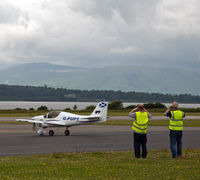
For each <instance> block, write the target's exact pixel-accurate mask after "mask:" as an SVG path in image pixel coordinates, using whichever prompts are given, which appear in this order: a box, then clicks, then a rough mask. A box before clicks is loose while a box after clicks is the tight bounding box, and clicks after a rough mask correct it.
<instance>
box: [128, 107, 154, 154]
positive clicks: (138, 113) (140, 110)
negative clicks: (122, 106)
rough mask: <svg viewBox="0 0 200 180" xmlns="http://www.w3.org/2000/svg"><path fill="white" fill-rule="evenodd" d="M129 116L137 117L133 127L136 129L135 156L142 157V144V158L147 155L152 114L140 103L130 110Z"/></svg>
mask: <svg viewBox="0 0 200 180" xmlns="http://www.w3.org/2000/svg"><path fill="white" fill-rule="evenodd" d="M129 116H130V117H132V118H135V121H134V122H133V126H132V129H133V130H134V134H133V137H134V152H135V157H136V158H140V154H141V153H140V146H142V158H146V157H147V146H146V144H147V134H146V133H147V123H148V120H149V118H151V114H150V113H149V112H148V111H147V110H146V109H145V108H144V105H143V104H139V105H138V106H137V107H136V108H134V109H132V110H131V111H130V112H129Z"/></svg>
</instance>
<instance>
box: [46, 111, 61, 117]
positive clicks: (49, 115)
mask: <svg viewBox="0 0 200 180" xmlns="http://www.w3.org/2000/svg"><path fill="white" fill-rule="evenodd" d="M59 114H60V111H51V112H49V113H47V114H46V115H45V116H46V117H47V118H56V117H57V116H58V115H59Z"/></svg>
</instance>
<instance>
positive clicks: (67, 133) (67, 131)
mask: <svg viewBox="0 0 200 180" xmlns="http://www.w3.org/2000/svg"><path fill="white" fill-rule="evenodd" d="M69 134H70V131H69V130H68V128H66V130H65V136H69Z"/></svg>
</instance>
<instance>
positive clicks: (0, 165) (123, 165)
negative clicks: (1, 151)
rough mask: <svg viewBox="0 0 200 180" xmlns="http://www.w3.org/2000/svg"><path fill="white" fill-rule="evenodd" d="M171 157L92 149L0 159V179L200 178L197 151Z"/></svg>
mask: <svg viewBox="0 0 200 180" xmlns="http://www.w3.org/2000/svg"><path fill="white" fill-rule="evenodd" d="M183 153H184V155H183V157H182V158H181V159H171V155H170V152H169V151H167V150H163V151H161V150H155V151H149V152H148V157H147V159H135V158H134V156H133V153H132V152H130V151H128V152H92V153H76V154H61V153H54V154H50V155H34V156H21V157H20V156H17V157H1V158H0V177H1V179H7V180H9V179H23V180H26V179H27V180H31V179H34V180H37V179H72V180H73V179H87V180H88V179H91V180H93V179H127V180H128V179H145V180H146V179H200V168H199V167H200V150H184V151H183Z"/></svg>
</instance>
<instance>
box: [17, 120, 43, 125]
mask: <svg viewBox="0 0 200 180" xmlns="http://www.w3.org/2000/svg"><path fill="white" fill-rule="evenodd" d="M16 121H21V122H30V123H37V124H42V123H43V122H42V121H37V120H30V119H16Z"/></svg>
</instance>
